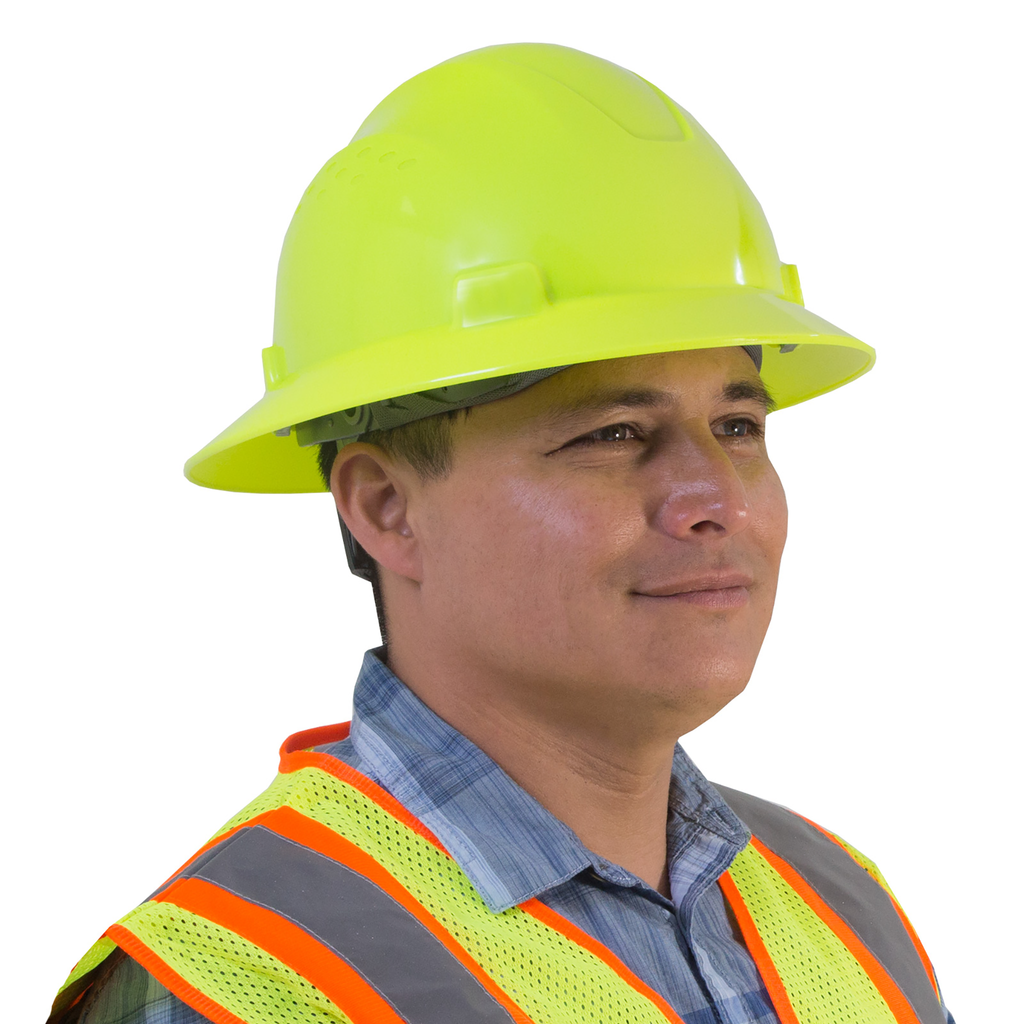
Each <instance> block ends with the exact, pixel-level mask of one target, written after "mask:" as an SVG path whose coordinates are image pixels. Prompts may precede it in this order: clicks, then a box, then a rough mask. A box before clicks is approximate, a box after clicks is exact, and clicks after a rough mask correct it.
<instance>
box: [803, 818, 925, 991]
mask: <svg viewBox="0 0 1024 1024" xmlns="http://www.w3.org/2000/svg"><path fill="white" fill-rule="evenodd" d="M793 813H794V814H796V811H794V812H793ZM797 817H800V818H803V819H804V821H806V822H807V824H808V825H811V826H813V827H814V828H816V829H817V830H818V831H819V832H820V833H821V834H822V835H823V836H825V837H826V838H827V839H830V840H832V842H833V843H835V844H836V846H838V847H839V849H840V850H842V851H843V853H845V854H846V856H847V857H850V859H851V860H853V861H854V862H855V863H856V860H857V859H856V857H853V856H852V855H851V853H850V851H849V850H848V849H847V848H846V847H845V846H844V845H843V844H842V843H841V842H840V841H839V839H838V838H837V837H836V836H835V834H834V833H832V832H829V830H828V829H827V828H822V827H821V825H819V824H818V823H817V822H816V821H811V819H810V818H804V816H803V815H802V814H799V815H797ZM868 874H870V872H868ZM882 888H883V889H885V886H882ZM886 894H887V895H888V897H889V902H890V903H891V904H892V906H893V909H894V910H895V911H896V913H897V915H898V916H899V919H900V920H901V921H902V922H903V927H904V928H906V929H907V934H908V935H909V936H910V941H911V942H913V944H914V949H916V950H917V955H918V956H919V957H920V958H921V965H922V966H923V967H924V969H925V972H926V973H927V975H928V980H929V981H930V982H931V983H932V988H933V989H934V990H935V997H936V999H941V998H942V996H941V995H940V993H939V982H938V980H937V979H936V977H935V969H934V968H933V967H932V962H931V960H930V959H929V957H928V954H927V953H926V952H925V948H924V944H923V943H922V942H921V939H920V937H919V936H918V934H917V931H916V930H915V928H914V926H913V925H912V924H911V923H910V918H908V917H907V915H906V914H905V913H903V908H902V907H901V906H900V905H899V901H898V900H897V899H896V898H895V897H894V896H893V894H892V893H891V892H889V890H888V889H886Z"/></svg>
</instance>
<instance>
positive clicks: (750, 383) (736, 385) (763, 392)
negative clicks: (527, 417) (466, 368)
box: [543, 379, 777, 422]
mask: <svg viewBox="0 0 1024 1024" xmlns="http://www.w3.org/2000/svg"><path fill="white" fill-rule="evenodd" d="M719 397H720V398H721V399H722V400H723V401H725V402H746V401H753V402H757V404H758V405H761V406H763V407H764V410H765V412H772V411H773V410H774V409H775V408H776V405H777V403H776V401H775V399H774V398H773V397H772V394H771V392H770V391H769V390H768V388H767V387H766V386H765V385H764V383H763V382H762V381H761V380H760V379H758V380H734V381H729V383H728V384H726V385H725V386H724V387H723V388H722V390H721V393H720V396H719ZM675 403H676V396H675V395H674V394H673V393H672V392H670V391H664V390H662V389H660V388H649V387H632V388H620V387H614V386H610V387H600V388H594V389H593V390H591V391H585V392H582V393H579V394H577V395H575V396H572V397H568V398H566V399H563V400H562V401H560V402H556V403H555V404H554V405H552V406H551V407H550V408H549V409H548V410H547V411H546V413H545V414H544V416H543V419H544V420H546V421H549V422H557V421H559V420H564V419H569V418H571V417H573V416H578V415H580V414H581V413H601V412H611V411H612V410H614V409H664V408H668V407H670V406H672V405H674V404H675Z"/></svg>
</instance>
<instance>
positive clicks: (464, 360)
mask: <svg viewBox="0 0 1024 1024" xmlns="http://www.w3.org/2000/svg"><path fill="white" fill-rule="evenodd" d="M731 345H761V346H763V350H764V361H763V365H762V368H761V377H762V379H763V381H764V383H765V385H766V386H767V388H768V390H769V391H770V392H771V394H772V396H773V397H774V399H775V401H776V403H777V408H780V409H781V408H785V407H786V406H789V405H795V404H797V403H798V402H803V401H806V400H807V399H809V398H814V397H815V396H816V395H821V394H824V393H825V392H827V391H831V390H832V389H834V388H837V387H840V386H841V385H843V384H845V383H847V382H848V381H851V380H853V379H854V378H856V377H859V376H860V375H861V374H863V373H866V372H867V371H868V370H869V369H870V368H871V366H872V365H873V363H874V360H875V353H874V350H873V349H872V348H871V347H870V346H869V345H866V344H865V343H864V342H862V341H859V340H858V339H856V338H854V337H852V336H851V335H849V334H847V333H846V332H845V331H842V330H840V329H839V328H838V327H836V326H834V325H833V324H830V323H829V322H828V321H827V320H823V319H822V318H821V317H819V316H816V315H815V314H814V313H811V312H810V311H809V310H807V309H805V308H804V307H803V306H800V305H798V304H796V303H794V302H789V301H787V300H785V299H782V298H780V297H779V296H778V295H776V294H774V293H773V292H769V291H764V290H759V289H753V288H749V287H744V288H739V287H737V288H707V289H696V288H694V289H681V290H677V291H664V292H651V293H644V294H638V295H616V296H596V297H589V298H582V299H574V300H568V301H562V302H557V303H554V304H550V305H547V306H546V307H545V308H544V309H543V310H542V311H541V312H540V313H537V314H534V315H532V316H523V317H515V318H510V319H507V320H499V321H496V322H493V323H487V324H479V325H476V326H473V327H462V326H449V325H441V326H439V327H434V328H430V329H428V330H424V331H417V332H415V333H413V334H405V335H401V336H399V337H391V338H383V339H380V340H378V341H376V342H374V343H373V344H371V345H369V346H365V347H362V348H360V349H359V350H357V351H350V352H344V353H342V354H341V355H339V356H338V357H336V358H334V359H331V360H328V361H326V362H324V363H322V364H320V365H319V366H316V367H313V368H309V369H306V370H304V372H303V373H302V374H301V375H293V376H289V375H288V374H285V375H284V376H283V377H281V379H280V380H279V381H278V382H277V383H276V385H275V386H274V387H273V388H272V389H269V390H268V391H267V392H266V394H265V395H264V396H263V398H261V399H260V401H259V402H257V403H256V404H255V405H254V406H253V407H252V408H251V409H249V410H248V411H247V412H245V413H243V414H242V415H241V416H240V417H239V418H238V419H237V420H235V422H234V423H232V424H231V425H230V426H229V427H228V428H227V429H226V430H224V431H223V432H222V433H220V434H219V435H218V436H217V437H216V438H214V439H213V440H212V441H211V442H210V443H209V444H208V445H206V447H205V448H203V449H202V450H201V451H199V452H197V453H196V454H195V455H193V456H192V458H191V459H189V460H188V462H187V463H186V464H185V476H186V477H187V478H188V479H189V480H191V481H192V482H193V483H196V484H200V485H202V486H204V487H213V488H217V489H219V490H228V491H250V492H262V493H297V492H308V491H322V490H323V482H322V481H321V479H320V475H319V471H318V469H317V459H316V448H315V447H313V448H301V447H299V445H298V443H297V440H296V436H295V432H294V431H292V432H291V433H290V434H289V435H287V436H279V435H278V434H277V433H275V432H276V431H282V430H284V429H285V428H288V427H292V426H294V425H295V424H296V423H301V422H304V421H306V420H310V419H313V418H315V417H318V416H325V415H328V414H330V413H333V412H337V411H338V410H341V409H349V408H352V407H354V406H358V405H363V404H366V403H369V402H376V401H380V400H381V399H385V398H391V397H395V396H397V395H404V394H411V393H413V392H417V391H425V390H428V389H431V388H436V387H440V386H442V385H444V384H453V383H458V382H461V381H470V380H482V379H485V378H487V377H495V376H499V375H501V374H510V373H522V372H525V371H528V370H538V369H542V368H544V367H549V366H563V365H568V364H572V363H582V362H591V361H596V360H601V359H620V358H624V357H628V356H639V355H647V354H650V353H654V352H672V351H684V350H688V349H699V348H720V347H726V346H731ZM791 346H796V347H795V348H791ZM442 368H443V372H442Z"/></svg>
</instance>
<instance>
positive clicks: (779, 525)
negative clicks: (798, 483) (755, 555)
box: [749, 463, 789, 565]
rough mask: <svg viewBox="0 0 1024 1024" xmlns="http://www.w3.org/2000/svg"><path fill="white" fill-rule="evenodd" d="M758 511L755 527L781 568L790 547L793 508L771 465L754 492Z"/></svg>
mask: <svg viewBox="0 0 1024 1024" xmlns="http://www.w3.org/2000/svg"><path fill="white" fill-rule="evenodd" d="M749 493H750V495H751V499H752V500H751V504H752V505H753V508H754V525H755V529H756V531H757V534H758V536H759V537H760V540H761V545H762V547H763V549H764V551H765V554H766V555H767V557H768V558H769V560H770V561H771V562H773V563H774V564H776V565H778V562H779V559H780V558H781V557H782V550H783V548H784V547H785V546H786V534H787V531H788V529H789V507H788V505H787V504H786V492H785V489H784V488H783V486H782V481H781V480H780V479H779V475H778V473H776V472H775V467H774V466H772V465H771V464H770V463H769V464H768V466H767V468H766V470H765V471H764V472H763V473H762V474H761V475H760V477H759V479H758V480H757V481H756V484H755V485H754V487H752V488H751V490H750V492H749Z"/></svg>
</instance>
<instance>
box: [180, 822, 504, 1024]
mask: <svg viewBox="0 0 1024 1024" xmlns="http://www.w3.org/2000/svg"><path fill="white" fill-rule="evenodd" d="M209 852H210V853H211V854H213V856H206V855H204V856H203V857H202V858H200V859H199V860H197V861H195V862H194V863H193V864H190V865H189V866H188V867H187V868H186V869H185V870H184V871H182V872H181V874H180V875H179V876H178V877H179V878H188V877H194V878H201V879H204V880H205V881H207V882H212V883H213V884H214V885H218V886H220V887H221V888H222V889H226V890H228V891H229V892H232V893H234V894H235V895H236V896H240V897H241V898H242V899H244V900H248V901H249V902H250V903H256V904H258V905H260V906H262V907H266V908H268V909H269V910H273V911H274V912H275V913H278V914H280V915H281V916H282V917H286V918H288V920H290V921H292V922H294V923H295V924H297V925H298V926H299V927H300V928H302V929H303V930H304V931H306V932H308V933H309V934H310V935H312V936H314V937H315V938H316V939H318V940H319V941H320V942H322V943H323V944H324V945H325V946H327V947H328V948H330V949H331V950H332V951H333V952H334V953H336V954H337V955H338V956H340V957H341V958H342V959H344V960H345V961H347V962H348V963H349V964H350V965H351V966H352V967H353V968H354V969H355V970H356V971H358V972H359V973H360V974H361V975H362V976H363V978H365V979H366V981H367V983H368V984H370V985H371V986H372V987H373V988H374V989H376V990H377V992H379V993H380V995H381V996H383V998H384V999H386V1000H387V1001H388V1002H389V1003H390V1004H391V1005H392V1006H393V1007H394V1009H395V1012H396V1013H397V1014H398V1016H399V1017H401V1018H402V1019H403V1020H405V1021H408V1022H409V1024H460V1022H463V1021H465V1022H467V1024H470V1022H471V1024H510V1022H511V1021H512V1017H511V1016H510V1014H509V1013H508V1011H507V1010H506V1009H505V1008H504V1007H503V1006H502V1005H501V1004H500V1003H498V1002H497V1001H496V1000H495V999H494V998H493V997H492V996H491V995H490V993H489V992H488V991H487V990H486V989H485V988H484V987H483V985H481V984H480V982H479V981H478V980H477V979H476V978H475V977H474V976H473V975H472V974H471V973H470V972H469V971H468V970H467V969H466V968H465V967H464V966H463V965H462V964H461V963H460V962H459V961H458V960H457V959H456V958H455V957H454V956H453V955H452V954H451V953H450V952H449V951H448V949H446V948H445V946H444V945H443V944H442V943H441V942H440V941H438V939H436V938H435V937H434V936H433V935H432V934H431V933H430V932H429V931H428V930H427V928H426V927H424V925H422V924H421V923H420V922H419V921H418V920H417V919H416V918H415V917H413V915H412V914H410V913H409V912H408V911H407V910H406V909H405V908H404V907H402V905H401V904H399V903H398V902H396V901H395V900H394V899H392V897H391V896H389V895H388V894H387V893H386V892H384V890H383V889H381V888H380V887H379V886H378V885H376V884H375V883H373V882H371V881H370V880H369V879H367V878H365V877H364V876H363V875H360V874H358V873H357V872H355V871H353V870H351V869H350V868H347V867H345V865H344V864H340V863H339V862H338V861H336V860H332V859H331V858H330V857H325V856H324V855H323V854H320V853H317V852H316V851H315V850H310V849H309V848H308V847H305V846H301V845H300V844H298V843H295V842H293V841H292V840H290V839H286V838H284V837H283V836H279V835H278V834H277V833H276V832H271V831H270V830H269V829H267V828H264V827H263V826H262V825H257V826H255V827H253V828H244V829H242V830H240V831H239V832H236V833H235V834H234V835H233V836H231V837H230V838H229V839H228V840H227V841H226V842H225V843H223V844H222V845H221V846H218V847H216V848H215V849H214V850H211V851H209ZM342 1009H344V1007H342Z"/></svg>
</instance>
